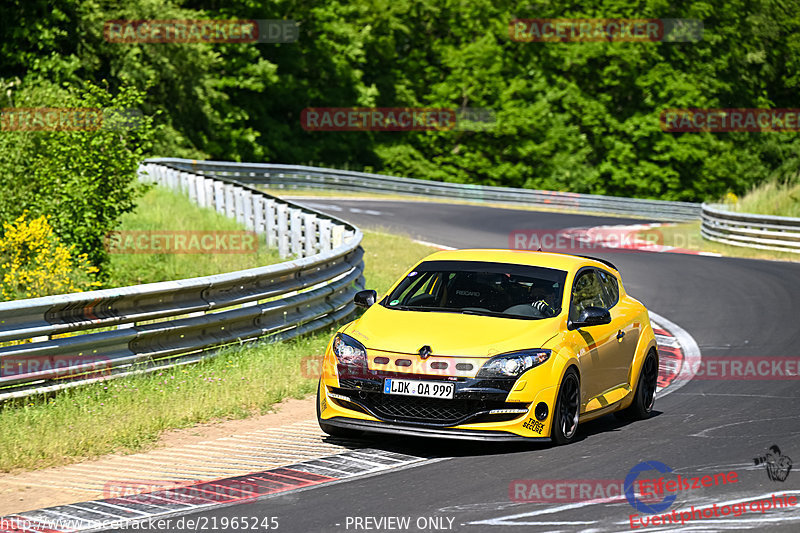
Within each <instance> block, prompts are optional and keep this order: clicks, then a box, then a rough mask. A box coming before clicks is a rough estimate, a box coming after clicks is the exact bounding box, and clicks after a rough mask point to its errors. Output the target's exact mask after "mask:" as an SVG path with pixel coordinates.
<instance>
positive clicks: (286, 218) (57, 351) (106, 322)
mask: <svg viewBox="0 0 800 533" xmlns="http://www.w3.org/2000/svg"><path fill="white" fill-rule="evenodd" d="M139 173H140V174H139V175H140V179H144V180H149V181H155V182H156V183H160V184H162V185H164V186H167V187H170V188H172V189H174V190H182V191H183V192H185V193H187V194H188V195H189V197H190V198H191V199H192V200H194V201H195V202H197V203H198V204H199V205H201V206H205V207H213V208H215V209H216V210H217V211H219V212H220V213H223V214H226V215H228V216H230V217H233V218H236V219H237V220H239V221H240V222H241V223H243V224H244V225H245V227H246V228H247V229H249V230H251V231H255V232H256V233H258V234H261V235H263V236H264V238H265V239H266V240H267V242H268V244H270V245H271V246H276V247H277V248H278V249H279V250H280V253H281V256H283V257H287V256H289V255H293V256H294V257H295V258H293V259H292V260H290V261H287V262H284V263H280V264H276V265H270V266H265V267H259V268H252V269H249V270H242V271H238V272H231V273H227V274H219V275H214V276H207V277H200V278H193V279H185V280H178V281H167V282H161V283H151V284H146V285H136V286H132V287H121V288H116V289H106V290H100V291H91V292H83V293H74V294H64V295H57V296H48V297H43V298H33V299H27V300H16V301H11V302H2V303H0V342H5V343H6V344H9V341H11V344H12V345H9V346H5V347H0V400H2V399H8V398H14V397H23V396H27V395H30V394H35V393H40V392H48V391H52V390H58V389H63V388H67V387H71V386H76V385H80V384H85V383H89V382H92V381H97V380H101V379H108V378H109V377H117V376H122V375H129V374H131V373H142V372H152V371H154V370H157V369H161V368H166V367H171V366H177V365H182V364H187V363H191V362H195V361H198V360H201V359H204V358H207V357H212V356H214V355H215V353H216V348H219V347H222V346H225V345H229V344H234V343H242V342H245V341H248V340H253V339H256V338H260V337H265V336H267V337H268V339H269V340H285V339H288V338H292V337H294V336H297V335H300V334H303V333H307V332H310V331H314V330H317V329H320V328H323V327H326V326H328V325H330V324H332V323H334V322H337V321H339V320H342V319H344V318H346V317H348V316H349V315H351V314H352V313H353V312H354V310H355V309H354V306H353V303H352V299H353V294H354V293H355V292H356V290H357V288H363V286H364V279H363V274H362V273H363V269H364V263H363V259H362V257H363V250H362V249H361V246H360V243H361V239H362V233H361V231H360V230H359V229H358V228H356V227H355V226H352V225H350V224H348V223H347V222H344V221H343V220H340V219H338V218H336V217H332V216H329V215H326V214H324V213H321V212H318V211H315V210H313V209H309V208H307V207H303V206H299V205H296V204H293V203H291V202H287V201H283V200H280V199H278V198H275V197H273V196H270V195H268V194H266V193H263V192H260V191H258V190H255V189H253V188H251V187H247V186H245V185H242V184H239V183H232V182H230V181H229V180H225V179H215V178H211V177H207V176H201V175H197V174H194V173H191V172H185V171H178V170H175V169H171V168H168V167H165V166H163V165H160V164H158V163H154V162H145V163H143V164H142V166H141V167H140V169H139ZM65 335H66V336H65Z"/></svg>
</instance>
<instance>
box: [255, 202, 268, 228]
mask: <svg viewBox="0 0 800 533" xmlns="http://www.w3.org/2000/svg"><path fill="white" fill-rule="evenodd" d="M252 206H253V231H255V232H256V233H258V234H259V235H265V234H266V233H267V227H266V220H265V216H264V211H265V210H266V208H267V205H266V203H265V201H264V197H263V196H253V203H252Z"/></svg>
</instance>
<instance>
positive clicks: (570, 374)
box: [550, 368, 581, 445]
mask: <svg viewBox="0 0 800 533" xmlns="http://www.w3.org/2000/svg"><path fill="white" fill-rule="evenodd" d="M580 397H581V383H580V380H579V379H578V374H577V373H576V372H575V369H573V368H570V369H568V370H567V371H566V373H565V374H564V378H563V379H562V380H561V386H559V387H558V398H557V400H556V408H555V410H554V413H553V429H552V430H551V431H550V438H551V439H553V442H555V443H556V444H558V445H563V444H569V443H570V442H572V441H573V440H575V435H576V434H577V433H578V418H579V416H580Z"/></svg>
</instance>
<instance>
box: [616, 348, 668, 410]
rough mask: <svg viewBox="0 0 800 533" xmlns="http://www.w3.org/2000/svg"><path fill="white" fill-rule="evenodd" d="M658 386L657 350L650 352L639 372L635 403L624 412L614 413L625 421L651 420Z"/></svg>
mask: <svg viewBox="0 0 800 533" xmlns="http://www.w3.org/2000/svg"><path fill="white" fill-rule="evenodd" d="M657 385H658V355H656V352H655V350H650V352H649V353H648V354H647V358H646V359H645V360H644V363H643V364H642V371H641V372H639V381H638V383H637V385H636V392H635V393H634V397H633V403H632V404H631V405H630V406H629V407H628V408H627V409H625V410H623V411H617V412H616V413H614V414H615V415H616V416H617V418H620V419H623V420H644V419H646V418H650V413H652V412H653V405H654V404H655V400H656V386H657Z"/></svg>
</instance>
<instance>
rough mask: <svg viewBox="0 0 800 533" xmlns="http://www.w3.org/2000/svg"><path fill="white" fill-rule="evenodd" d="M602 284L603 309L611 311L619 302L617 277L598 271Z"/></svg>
mask: <svg viewBox="0 0 800 533" xmlns="http://www.w3.org/2000/svg"><path fill="white" fill-rule="evenodd" d="M597 276H598V277H599V278H600V283H601V284H602V285H603V307H605V308H606V309H611V308H612V307H614V306H615V305H617V302H618V301H619V284H618V283H617V278H616V276H614V275H612V274H609V273H608V272H605V271H603V270H598V271H597Z"/></svg>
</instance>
